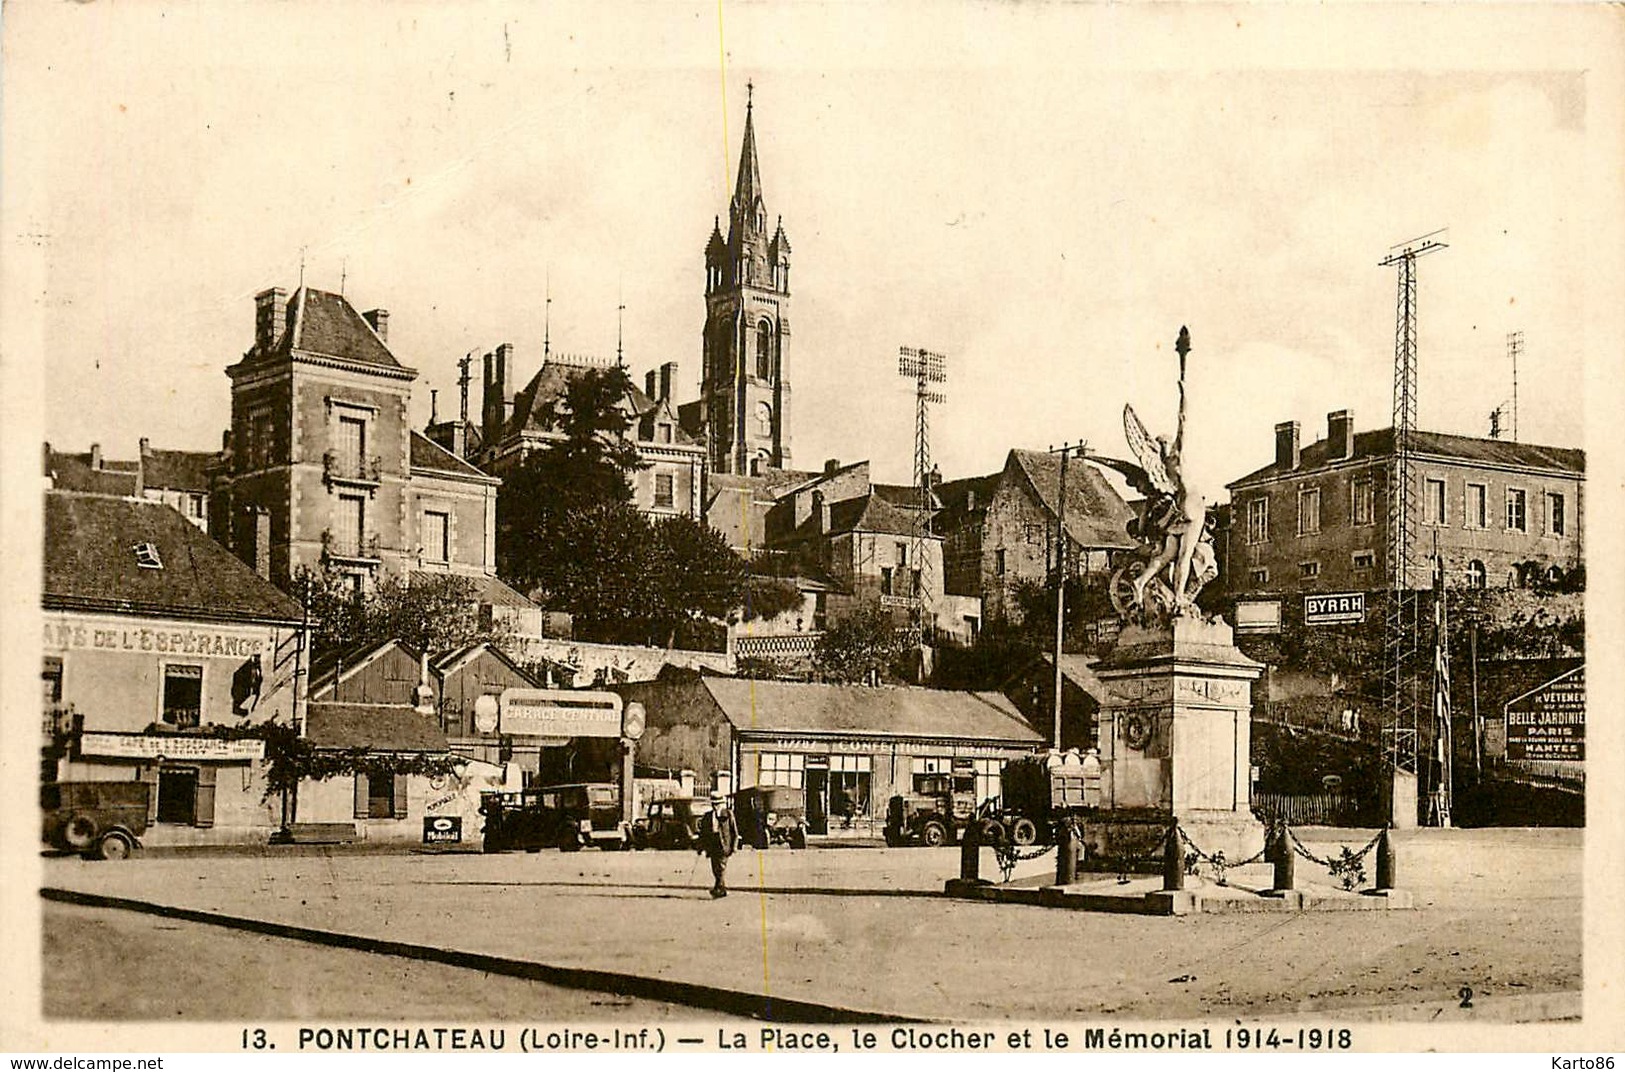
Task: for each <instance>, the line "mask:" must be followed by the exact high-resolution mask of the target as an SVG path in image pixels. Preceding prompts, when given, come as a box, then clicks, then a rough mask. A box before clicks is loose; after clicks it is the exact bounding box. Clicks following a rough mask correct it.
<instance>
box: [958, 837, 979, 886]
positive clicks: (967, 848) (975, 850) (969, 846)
mask: <svg viewBox="0 0 1625 1072" xmlns="http://www.w3.org/2000/svg"><path fill="white" fill-rule="evenodd" d="M959 878H960V880H961V881H963V882H980V881H981V880H982V846H981V844H980V843H979V842H978V841H977V838H976V824H975V823H972V824H970V825H969V826H967V827H965V832H964V833H963V834H962V835H960V838H959Z"/></svg>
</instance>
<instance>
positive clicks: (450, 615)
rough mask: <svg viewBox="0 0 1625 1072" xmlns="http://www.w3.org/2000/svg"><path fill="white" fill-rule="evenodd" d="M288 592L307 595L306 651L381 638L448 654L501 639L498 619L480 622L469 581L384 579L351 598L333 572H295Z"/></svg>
mask: <svg viewBox="0 0 1625 1072" xmlns="http://www.w3.org/2000/svg"><path fill="white" fill-rule="evenodd" d="M293 587H294V594H295V596H296V597H297V598H300V599H304V598H306V595H307V593H308V597H309V602H308V604H307V605H308V607H309V609H310V614H311V618H312V619H313V620H314V622H315V630H314V635H313V637H312V645H311V646H312V653H313V654H314V655H317V656H319V655H322V654H324V653H326V652H328V651H332V650H334V649H337V648H344V647H350V646H352V645H356V644H368V643H374V642H382V641H385V640H399V641H401V642H402V643H404V644H406V645H408V646H410V647H413V648H416V649H417V650H418V651H422V652H438V651H448V650H450V649H452V648H458V647H462V646H463V645H465V644H474V643H478V642H479V641H482V640H491V641H498V642H500V641H501V640H503V639H505V637H506V635H507V632H508V631H507V629H506V628H505V627H504V626H503V624H502V623H501V622H500V621H492V622H490V623H482V622H481V620H480V612H479V600H478V595H477V593H476V591H475V588H474V582H472V581H470V580H469V579H468V578H466V577H458V576H456V575H454V574H435V575H421V574H420V575H419V577H418V579H417V580H415V581H412V582H411V583H408V582H406V581H405V580H403V579H401V578H399V577H394V576H388V577H385V578H383V579H382V580H380V581H379V582H378V583H377V584H376V585H375V586H374V587H373V589H372V590H371V591H369V592H365V593H361V594H357V593H356V592H355V590H354V589H353V588H352V587H351V586H350V584H349V583H348V580H347V578H346V577H345V576H344V575H343V574H340V573H338V572H337V571H334V570H320V571H317V570H310V569H308V568H307V569H301V570H300V571H299V574H298V575H297V576H296V577H295V578H294V586H293Z"/></svg>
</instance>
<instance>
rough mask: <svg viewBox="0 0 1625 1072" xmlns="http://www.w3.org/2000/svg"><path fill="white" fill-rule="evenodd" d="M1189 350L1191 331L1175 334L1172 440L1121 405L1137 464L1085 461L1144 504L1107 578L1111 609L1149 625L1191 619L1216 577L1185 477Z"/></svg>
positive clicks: (1207, 536)
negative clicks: (1131, 548)
mask: <svg viewBox="0 0 1625 1072" xmlns="http://www.w3.org/2000/svg"><path fill="white" fill-rule="evenodd" d="M1190 348H1191V342H1190V332H1189V331H1187V330H1186V329H1185V328H1180V329H1179V341H1178V342H1177V343H1175V344H1174V349H1175V350H1177V351H1178V353H1179V424H1178V427H1177V429H1176V431H1175V433H1174V438H1173V440H1172V441H1170V440H1169V439H1168V437H1167V436H1158V437H1157V438H1156V439H1155V440H1153V439H1152V438H1151V436H1150V435H1149V434H1148V433H1147V432H1146V430H1145V425H1144V424H1142V423H1141V422H1140V418H1139V416H1138V415H1136V414H1135V412H1134V407H1133V406H1128V405H1125V406H1124V407H1123V434H1124V437H1125V438H1127V440H1128V445H1129V449H1130V450H1132V451H1133V452H1134V457H1135V458H1136V459H1138V461H1139V464H1138V465H1136V464H1135V463H1134V462H1126V461H1123V460H1122V459H1119V458H1107V457H1103V456H1100V455H1095V454H1090V455H1086V457H1088V458H1089V459H1090V460H1092V461H1097V462H1100V463H1101V464H1102V465H1106V466H1110V467H1111V468H1113V469H1115V470H1117V471H1118V472H1119V473H1122V474H1123V476H1124V477H1126V478H1127V479H1128V482H1129V486H1130V487H1132V488H1133V489H1134V490H1135V491H1137V492H1139V493H1140V494H1141V495H1143V496H1144V497H1145V505H1144V507H1143V509H1142V512H1141V514H1140V516H1139V517H1137V518H1134V519H1133V520H1131V521H1130V522H1129V524H1128V531H1129V535H1130V536H1133V537H1134V538H1135V539H1137V540H1139V541H1140V546H1139V548H1137V549H1136V551H1135V554H1134V556H1133V557H1132V558H1131V559H1130V560H1129V561H1128V562H1127V563H1125V564H1123V565H1122V566H1120V567H1119V568H1118V569H1117V570H1116V571H1115V572H1114V573H1113V574H1112V581H1111V599H1112V605H1113V606H1114V607H1115V608H1116V609H1117V612H1118V613H1119V614H1121V615H1123V616H1124V617H1128V616H1130V615H1137V616H1139V617H1141V618H1142V619H1146V620H1149V619H1151V618H1154V617H1161V616H1163V615H1164V614H1165V615H1170V616H1176V617H1177V616H1180V615H1184V614H1187V613H1190V612H1191V610H1192V609H1193V608H1194V606H1195V602H1196V594H1197V593H1198V592H1200V591H1201V590H1202V586H1203V585H1205V584H1207V583H1208V582H1209V581H1211V580H1212V579H1213V578H1215V577H1217V576H1218V575H1219V563H1218V556H1217V555H1215V554H1214V551H1213V518H1212V516H1211V514H1210V513H1209V510H1208V508H1209V506H1210V505H1211V501H1210V500H1209V499H1208V497H1207V496H1206V495H1204V494H1203V493H1202V491H1201V490H1200V489H1199V488H1197V487H1196V486H1195V485H1193V484H1192V483H1190V482H1189V481H1188V480H1187V479H1186V476H1185V463H1184V448H1185V355H1186V354H1188V353H1189V352H1190ZM1159 607H1160V613H1159V611H1158V608H1159Z"/></svg>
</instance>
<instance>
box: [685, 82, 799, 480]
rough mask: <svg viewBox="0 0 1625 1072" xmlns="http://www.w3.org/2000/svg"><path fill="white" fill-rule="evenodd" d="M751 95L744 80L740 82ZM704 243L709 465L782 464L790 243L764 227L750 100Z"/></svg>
mask: <svg viewBox="0 0 1625 1072" xmlns="http://www.w3.org/2000/svg"><path fill="white" fill-rule="evenodd" d="M746 88H747V90H748V91H750V92H751V96H752V97H754V89H755V87H754V86H750V85H747V87H746ZM720 224H721V221H720V220H719V221H716V223H715V224H713V226H712V229H711V236H710V239H709V240H708V241H707V242H706V245H705V303H706V322H705V337H704V366H703V367H704V375H703V379H702V382H701V386H700V391H701V394H702V395H703V396H704V398H703V403H704V423H705V429H706V436H707V438H708V439H709V440H710V447H711V466H712V468H713V469H714V470H715V471H717V472H723V473H756V472H760V471H762V470H763V469H767V468H781V469H782V468H786V467H788V466H789V464H790V382H789V380H790V369H789V361H788V351H789V341H790V322H789V305H790V240H789V239H788V238H787V237H786V236H785V234H784V226H783V223H782V221H778V222H777V225H776V226H774V225H770V224H769V222H768V217H767V204H766V201H765V200H764V198H763V196H762V169H761V164H760V163H759V162H758V160H757V157H756V108H755V101H754V100H753V99H750V98H747V100H746V104H745V136H744V140H743V142H742V143H741V145H740V147H739V173H738V178H737V179H736V180H735V182H734V193H733V198H732V200H731V201H730V202H729V205H728V236H727V238H726V240H724V238H723V237H722V230H721V226H720Z"/></svg>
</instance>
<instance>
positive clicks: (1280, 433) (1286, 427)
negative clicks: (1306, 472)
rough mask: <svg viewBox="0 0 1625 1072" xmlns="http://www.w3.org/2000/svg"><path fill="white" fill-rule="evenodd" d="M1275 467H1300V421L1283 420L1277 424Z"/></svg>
mask: <svg viewBox="0 0 1625 1072" xmlns="http://www.w3.org/2000/svg"><path fill="white" fill-rule="evenodd" d="M1275 467H1276V468H1277V469H1296V468H1297V467H1298V422H1297V421H1282V422H1281V423H1280V424H1278V425H1276V426H1275Z"/></svg>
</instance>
